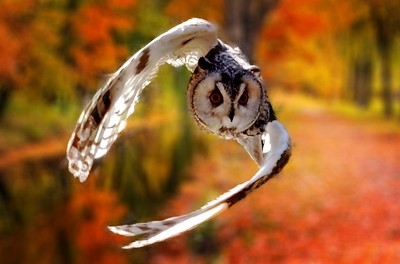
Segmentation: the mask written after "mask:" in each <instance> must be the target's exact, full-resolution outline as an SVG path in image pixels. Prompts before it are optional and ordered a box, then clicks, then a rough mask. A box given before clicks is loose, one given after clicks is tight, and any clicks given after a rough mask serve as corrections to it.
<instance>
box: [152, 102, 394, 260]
mask: <svg viewBox="0 0 400 264" xmlns="http://www.w3.org/2000/svg"><path fill="white" fill-rule="evenodd" d="M275 105H276V106H278V107H277V112H278V116H279V117H280V120H281V121H282V123H284V124H285V125H286V126H287V128H288V130H289V132H290V134H291V136H292V139H293V144H294V149H293V156H292V159H291V161H290V162H289V164H288V166H287V167H286V168H285V169H284V171H283V172H282V173H281V175H280V176H279V177H277V178H276V179H274V180H272V181H270V182H268V183H267V184H265V186H263V187H262V188H261V189H260V190H257V191H256V192H255V193H254V194H252V195H251V196H250V197H248V198H247V199H245V200H244V201H242V202H241V203H239V204H238V205H237V206H234V207H233V208H231V209H230V210H228V212H226V213H224V214H223V215H221V216H219V217H217V218H216V219H215V220H213V221H214V222H213V223H212V224H211V226H212V225H214V226H217V227H218V228H216V229H215V230H214V233H213V235H212V237H211V238H210V237H207V234H208V235H210V233H209V232H210V228H208V229H207V227H205V228H204V229H203V231H201V227H200V229H199V230H200V231H197V232H200V234H202V235H200V236H199V235H198V236H197V237H201V236H205V239H204V240H201V239H198V240H196V244H197V245H198V244H199V243H202V242H203V243H204V245H203V246H204V247H205V248H206V249H207V248H209V247H210V246H209V244H210V241H213V243H212V247H213V248H214V250H215V249H216V248H217V250H216V251H217V252H219V253H218V254H217V255H218V256H219V257H218V259H219V260H220V261H221V262H218V263H400V161H399V151H400V133H399V131H400V130H399V128H398V127H397V128H396V129H391V128H390V126H389V125H388V124H387V123H386V124H385V122H381V121H374V123H372V122H369V121H368V120H364V121H362V120H354V119H351V118H346V117H343V116H341V115H338V114H335V113H332V112H331V111H329V110H327V108H326V107H324V106H322V105H317V104H315V103H312V102H311V103H310V102H300V103H299V102H298V98H297V97H294V98H291V97H287V98H283V97H282V98H281V97H279V98H277V99H276V103H275ZM213 144H216V145H217V146H213V147H212V149H218V150H219V154H218V153H216V154H211V157H208V158H206V159H204V160H200V161H198V162H197V164H195V168H194V171H196V175H195V180H194V182H189V183H187V184H184V186H182V188H181V191H180V192H181V194H180V195H179V196H178V197H177V198H176V199H175V201H173V202H172V204H171V206H170V207H168V208H167V209H168V210H167V212H168V213H166V216H171V215H175V214H182V213H185V212H187V210H188V208H187V207H182V206H181V205H182V204H185V203H187V201H188V200H189V201H194V202H193V203H194V204H195V205H193V208H196V207H198V205H199V204H198V202H195V201H199V200H202V201H207V200H209V199H211V198H212V197H213V196H216V195H218V194H220V193H222V192H224V191H226V190H227V189H229V188H231V187H233V186H234V185H235V184H237V183H238V182H242V181H244V180H246V179H248V178H249V177H250V176H251V175H252V173H253V172H255V171H256V168H255V166H254V164H253V163H252V161H251V160H249V159H248V157H247V154H245V153H244V151H243V149H241V147H240V146H237V145H235V144H234V143H232V142H225V141H216V142H215V143H214V142H213ZM221 151H222V153H221ZM210 159H211V160H212V163H210ZM243 160H245V161H243ZM211 172H212V173H211ZM233 175H234V176H233ZM236 175H237V176H236ZM211 186H214V187H213V188H210V187H211ZM206 189H207V190H209V192H211V193H212V194H213V195H210V194H208V195H207V196H206V197H207V198H205V197H204V192H201V191H199V190H206ZM213 189H214V191H212V190H213ZM199 197H201V198H199ZM171 208H178V209H175V211H174V209H171ZM204 230H205V231H204ZM201 232H205V233H201ZM207 232H208V233H207ZM173 241H175V243H176V244H173V243H174V242H172V243H171V242H169V244H167V243H165V244H164V246H165V248H164V247H163V246H161V247H160V248H159V249H160V252H159V254H157V255H156V256H154V263H169V261H173V260H174V259H177V254H178V252H179V250H178V248H187V241H186V240H184V239H180V238H177V239H175V240H173ZM180 254H181V258H180V259H181V260H182V263H184V262H185V261H193V260H194V259H196V258H200V259H203V260H204V257H199V256H193V253H188V252H187V249H186V250H184V251H181V252H180ZM188 254H189V256H188ZM203 254H205V253H204V252H203ZM185 256H186V257H185ZM206 259H207V257H206ZM208 259H209V258H208ZM161 260H163V261H161ZM160 261H161V262H160ZM199 262H201V261H199Z"/></svg>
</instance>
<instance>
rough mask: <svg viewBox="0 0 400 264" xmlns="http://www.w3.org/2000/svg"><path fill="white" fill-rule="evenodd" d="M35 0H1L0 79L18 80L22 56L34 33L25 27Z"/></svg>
mask: <svg viewBox="0 0 400 264" xmlns="http://www.w3.org/2000/svg"><path fill="white" fill-rule="evenodd" d="M35 4H36V1H35V0H28V1H12V0H3V1H1V2H0V58H1V60H0V79H1V80H7V81H18V78H20V76H19V70H20V69H19V68H20V67H21V65H22V62H21V57H23V54H24V53H25V52H26V45H27V44H28V42H29V40H30V39H31V37H32V35H31V34H30V32H29V30H27V28H26V27H25V22H26V20H29V18H28V17H29V14H30V12H31V9H33V8H34V6H35ZM28 22H29V21H28Z"/></svg>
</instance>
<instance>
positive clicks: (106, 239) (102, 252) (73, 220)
mask: <svg viewBox="0 0 400 264" xmlns="http://www.w3.org/2000/svg"><path fill="white" fill-rule="evenodd" d="M93 178H95V177H92V179H89V181H88V184H85V185H81V186H79V188H78V190H77V191H76V193H75V195H74V196H72V199H71V201H70V202H69V204H68V205H67V212H65V215H66V216H68V217H67V218H66V219H65V224H66V225H67V228H69V229H70V230H71V233H72V237H73V238H72V241H73V242H74V244H76V247H77V252H78V254H77V257H76V259H77V263H104V264H106V263H126V261H127V259H126V255H125V254H123V253H124V252H122V251H121V250H120V249H119V248H118V246H119V245H123V244H126V243H127V240H126V239H124V238H123V237H120V236H117V235H115V234H112V233H111V232H110V231H109V230H108V229H107V228H106V227H107V226H108V225H111V224H113V223H114V222H115V221H117V220H118V219H120V218H121V217H122V216H123V214H124V213H125V208H124V207H123V206H121V205H119V204H118V203H117V202H118V200H117V197H116V196H115V194H114V193H112V192H110V191H105V190H99V189H97V188H96V186H95V180H93ZM70 235H71V234H70Z"/></svg>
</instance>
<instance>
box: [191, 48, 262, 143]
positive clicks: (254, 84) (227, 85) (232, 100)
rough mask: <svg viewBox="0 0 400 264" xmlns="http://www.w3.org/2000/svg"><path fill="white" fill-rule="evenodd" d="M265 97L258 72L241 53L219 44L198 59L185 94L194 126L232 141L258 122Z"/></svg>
mask: <svg viewBox="0 0 400 264" xmlns="http://www.w3.org/2000/svg"><path fill="white" fill-rule="evenodd" d="M265 93H266V92H265V89H264V84H263V81H262V78H261V76H260V71H259V69H258V68H257V67H256V66H253V65H250V64H249V63H248V62H247V61H246V60H245V58H244V56H243V55H242V54H241V52H240V50H237V49H231V48H229V47H228V46H226V45H224V44H222V43H219V44H218V45H217V46H216V47H214V48H213V49H212V50H210V52H209V53H208V54H207V55H206V56H205V57H202V58H200V59H199V61H198V66H197V68H196V69H195V71H194V72H193V74H192V76H191V79H190V82H189V86H188V93H187V94H188V104H189V108H190V110H191V112H192V113H193V116H194V118H195V120H196V121H197V123H198V124H199V125H200V126H201V127H203V128H205V129H206V130H207V131H209V132H211V133H213V134H217V135H220V136H222V137H224V138H228V139H231V138H236V137H238V136H239V135H240V134H243V132H244V131H246V130H247V129H248V128H249V127H251V126H252V125H253V124H254V123H255V122H256V121H257V119H258V117H259V115H260V108H261V106H262V103H263V101H264V100H265V97H266V94H265Z"/></svg>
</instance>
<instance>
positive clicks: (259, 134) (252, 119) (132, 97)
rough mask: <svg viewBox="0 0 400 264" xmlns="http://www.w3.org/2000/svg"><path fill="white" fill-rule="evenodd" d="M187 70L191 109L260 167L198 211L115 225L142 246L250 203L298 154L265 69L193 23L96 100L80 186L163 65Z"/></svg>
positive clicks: (79, 163) (168, 36) (76, 139)
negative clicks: (267, 84) (278, 113)
mask: <svg viewBox="0 0 400 264" xmlns="http://www.w3.org/2000/svg"><path fill="white" fill-rule="evenodd" d="M164 63H168V64H171V65H172V66H174V67H178V66H181V65H185V66H186V67H187V68H188V69H189V70H190V71H191V72H192V74H191V77H190V80H189V84H188V87H187V102H188V108H189V110H190V112H191V113H192V116H193V118H194V120H195V122H196V123H197V124H198V126H199V127H200V128H201V129H203V130H205V131H207V132H209V133H212V134H215V135H217V136H219V137H222V138H224V139H232V140H236V141H237V142H238V143H239V144H241V145H242V146H243V147H244V148H245V149H246V151H247V152H248V153H249V155H250V157H251V158H252V159H254V161H255V162H256V163H257V165H258V166H259V170H258V171H257V172H256V173H255V174H254V175H253V176H252V177H251V178H250V179H249V180H248V181H246V182H244V183H242V184H239V185H237V186H236V187H234V188H232V189H231V190H228V191H227V192H226V193H224V194H222V195H221V196H219V197H217V198H216V199H215V200H213V201H211V202H209V203H207V204H206V205H204V206H203V207H201V208H200V209H198V210H196V211H193V212H191V213H188V214H185V215H181V216H176V217H171V218H168V219H164V220H160V221H152V222H147V223H135V224H128V225H121V226H110V227H109V229H110V230H111V231H112V232H114V233H117V234H120V235H124V236H132V237H134V238H135V239H136V240H134V241H133V242H132V243H131V244H129V245H127V246H125V247H124V248H137V247H143V246H147V245H150V244H153V243H156V242H160V241H163V240H166V239H168V238H171V237H174V236H177V235H179V234H181V233H183V232H185V231H188V230H190V229H192V228H195V227H196V226H198V225H199V224H201V223H203V222H205V221H206V220H208V219H210V218H212V217H214V216H215V215H217V214H219V213H220V212H222V211H224V210H225V209H227V208H229V207H231V206H232V205H234V204H236V203H237V202H239V201H240V200H242V199H243V198H245V197H246V196H247V195H248V194H249V193H251V192H252V191H253V190H255V189H257V188H258V187H260V186H261V185H262V184H264V183H265V182H266V181H267V180H269V179H270V178H271V177H273V176H274V175H276V174H277V173H279V172H280V171H281V169H282V168H283V167H284V166H285V165H286V163H287V162H288V160H289V157H290V155H291V143H290V137H289V134H288V132H287V130H286V129H285V128H284V126H283V125H282V124H281V123H280V122H279V121H278V120H277V118H276V115H275V113H274V111H273V108H272V105H271V103H270V100H269V98H268V95H267V89H266V87H265V84H264V81H263V79H262V77H261V74H260V69H259V68H258V67H257V66H255V65H251V64H250V63H249V62H248V61H247V59H246V57H245V56H244V55H243V53H242V52H241V51H240V49H238V48H232V47H230V46H229V45H227V44H225V43H223V42H222V41H221V40H220V39H218V38H217V33H216V29H215V27H214V25H213V24H211V23H209V22H208V21H206V20H203V19H198V18H193V19H190V20H188V21H186V22H183V23H181V24H179V25H177V26H175V27H173V28H171V29H170V30H168V31H167V32H165V33H163V34H161V35H160V36H158V37H157V38H155V39H154V40H153V41H151V42H150V43H149V44H147V45H146V46H144V47H143V48H142V49H141V50H139V51H138V52H137V53H135V54H134V55H133V56H132V57H131V58H130V59H128V60H127V61H126V62H125V63H124V64H123V65H122V66H121V67H120V68H119V69H118V70H117V71H116V72H115V73H114V74H112V75H111V76H110V78H109V79H108V81H107V82H106V83H105V84H104V86H103V87H102V88H101V89H100V90H99V91H98V92H97V93H96V94H95V95H94V97H93V99H92V100H91V101H90V102H89V103H88V105H87V106H86V108H85V109H84V110H83V112H82V114H81V115H80V117H79V119H78V122H77V125H76V127H75V130H74V132H73V134H72V136H71V139H70V140H69V142H68V146H67V159H68V168H69V170H70V172H71V173H72V174H73V175H74V176H75V177H77V178H79V179H80V181H85V180H86V178H87V177H88V175H89V172H90V169H91V167H92V164H93V161H94V159H97V158H100V157H102V156H104V155H105V154H106V153H107V151H108V150H109V149H110V147H111V145H112V144H113V142H114V141H115V140H116V139H117V136H118V134H119V132H121V131H122V130H123V129H124V127H125V125H126V120H127V118H128V117H129V116H130V115H131V114H132V113H133V112H134V110H135V105H136V103H137V102H138V101H139V96H140V93H141V91H142V90H143V89H144V88H145V87H146V86H147V85H148V84H149V83H150V82H151V80H152V79H153V78H154V76H155V75H156V73H157V70H158V68H159V66H160V65H162V64H164Z"/></svg>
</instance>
